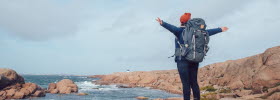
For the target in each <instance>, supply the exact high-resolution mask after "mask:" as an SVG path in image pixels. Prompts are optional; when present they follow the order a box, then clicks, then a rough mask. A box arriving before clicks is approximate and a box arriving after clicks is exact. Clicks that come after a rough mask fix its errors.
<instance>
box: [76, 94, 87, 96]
mask: <svg viewBox="0 0 280 100" xmlns="http://www.w3.org/2000/svg"><path fill="white" fill-rule="evenodd" d="M77 95H79V96H83V95H88V94H87V93H78V94H77Z"/></svg>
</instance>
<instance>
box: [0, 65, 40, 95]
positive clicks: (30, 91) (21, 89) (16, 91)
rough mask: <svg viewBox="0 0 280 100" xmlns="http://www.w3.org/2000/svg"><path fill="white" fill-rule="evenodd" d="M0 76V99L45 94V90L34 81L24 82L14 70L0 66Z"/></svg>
mask: <svg viewBox="0 0 280 100" xmlns="http://www.w3.org/2000/svg"><path fill="white" fill-rule="evenodd" d="M0 76H1V78H0V86H1V89H0V100H3V99H24V98H29V97H44V96H45V90H43V89H42V88H41V87H40V86H38V85H37V84H35V83H25V82H24V79H23V78H22V77H21V76H20V75H18V74H17V73H16V72H15V71H14V70H11V69H4V68H0Z"/></svg>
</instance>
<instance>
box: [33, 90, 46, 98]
mask: <svg viewBox="0 0 280 100" xmlns="http://www.w3.org/2000/svg"><path fill="white" fill-rule="evenodd" d="M33 96H34V97H44V96H46V93H45V92H44V91H42V90H37V91H36V92H35V93H34V94H33Z"/></svg>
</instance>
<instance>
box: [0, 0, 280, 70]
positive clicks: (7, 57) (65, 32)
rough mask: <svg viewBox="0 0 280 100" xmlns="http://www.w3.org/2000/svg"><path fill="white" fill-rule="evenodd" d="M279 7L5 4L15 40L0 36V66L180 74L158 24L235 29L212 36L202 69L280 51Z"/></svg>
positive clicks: (151, 1) (149, 2)
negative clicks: (199, 22) (186, 22)
mask: <svg viewBox="0 0 280 100" xmlns="http://www.w3.org/2000/svg"><path fill="white" fill-rule="evenodd" d="M202 4H204V5H202ZM279 7H280V4H279V1H276V0H267V1H264V0H246V1H244V0H234V1H224V0H211V1H200V0H199V1H187V0H179V1H170V0H141V1H139V0H120V1H115V0H110V1H107V0H106V1H95V0H94V1H92V0H88V1H86V0H83V1H74V0H73V1H60V2H58V1H54V0H42V1H38V0H29V1H20V0H19V1H17V2H13V1H8V0H7V1H4V0H3V1H0V8H1V9H0V14H1V15H3V16H0V22H1V23H0V28H1V29H2V30H5V31H8V32H1V33H8V36H6V35H1V34H0V35H1V37H0V38H1V41H2V42H1V41H0V43H1V45H2V47H0V48H1V50H2V51H3V52H0V54H1V55H4V56H1V57H0V64H2V65H7V66H9V65H11V66H14V68H16V69H20V70H21V71H22V72H23V73H33V71H30V69H35V67H36V72H37V73H60V70H65V71H64V72H66V73H71V74H75V73H76V74H104V73H112V72H118V71H125V70H126V69H131V70H132V71H135V70H164V69H175V68H176V65H175V63H174V60H173V58H171V59H168V58H167V57H168V56H171V55H173V53H174V45H175V43H174V36H173V34H172V33H170V32H169V31H167V30H165V29H163V28H162V27H161V26H160V25H159V24H158V23H157V22H156V21H155V18H156V17H161V18H162V19H163V20H164V21H166V22H169V23H171V24H173V25H176V26H178V25H179V17H180V15H182V13H184V12H185V11H190V12H191V13H192V15H193V17H202V18H204V19H205V20H206V22H207V24H208V26H209V28H216V27H220V26H228V27H229V28H230V30H229V31H228V32H225V33H220V34H217V35H214V36H212V37H211V40H210V52H209V53H208V56H207V58H206V60H205V61H204V62H203V63H202V64H201V66H203V65H206V64H211V63H215V62H220V61H225V60H229V59H237V58H241V57H246V56H250V55H254V54H256V53H261V52H263V50H265V49H266V48H269V47H272V46H276V45H279V42H280V41H277V40H278V39H277V38H278V37H279V34H276V33H277V32H278V31H277V30H276V29H277V25H279V24H280V22H279V19H280V18H279V14H278V13H275V12H277V9H279ZM15 37H17V38H15ZM18 37H19V39H18ZM27 40H33V41H27ZM38 41H39V42H38ZM26 58H29V59H26ZM77 66H78V67H77ZM53 69H56V71H54V70H53Z"/></svg>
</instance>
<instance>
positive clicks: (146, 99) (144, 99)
mask: <svg viewBox="0 0 280 100" xmlns="http://www.w3.org/2000/svg"><path fill="white" fill-rule="evenodd" d="M136 99H138V100H148V99H149V98H148V97H143V96H139V97H136Z"/></svg>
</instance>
